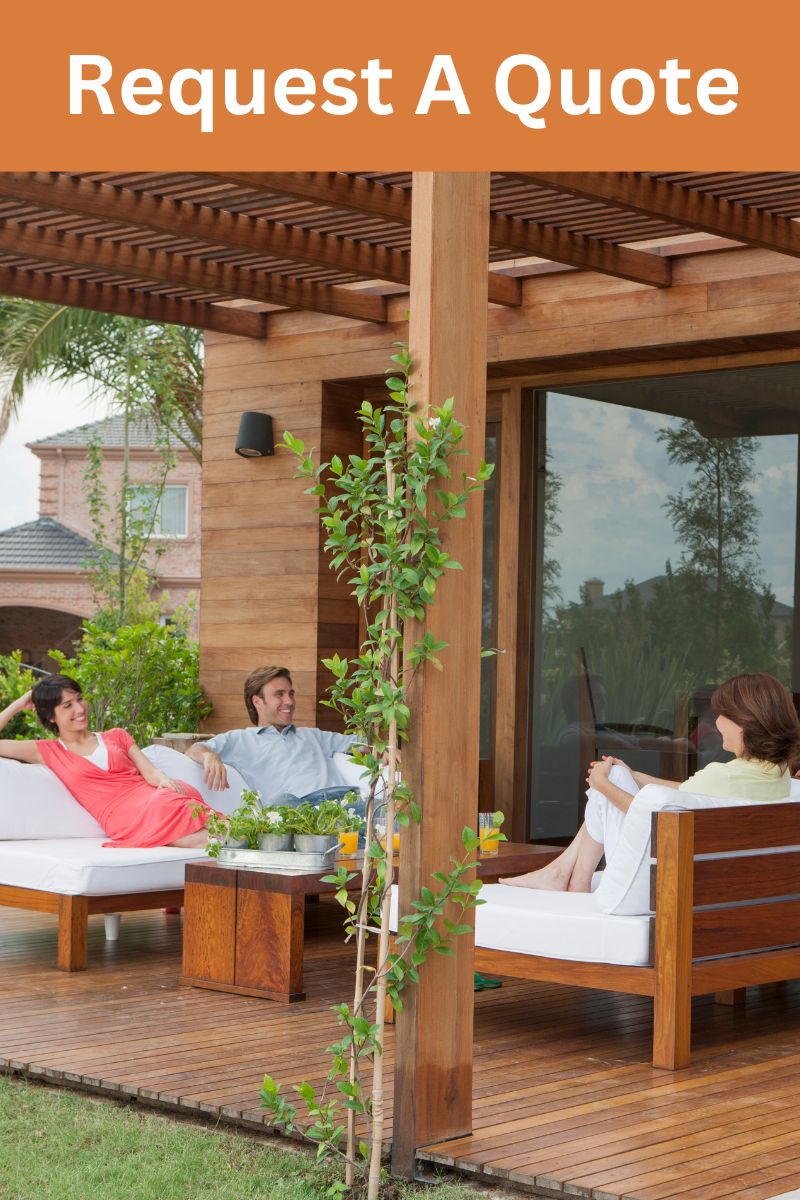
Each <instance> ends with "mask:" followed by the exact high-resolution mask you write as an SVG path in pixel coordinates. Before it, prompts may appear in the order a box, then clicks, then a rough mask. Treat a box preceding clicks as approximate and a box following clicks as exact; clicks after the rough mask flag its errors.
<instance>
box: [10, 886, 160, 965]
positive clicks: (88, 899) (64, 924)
mask: <svg viewBox="0 0 800 1200" xmlns="http://www.w3.org/2000/svg"><path fill="white" fill-rule="evenodd" d="M182 904H183V888H174V889H171V890H169V891H160V892H131V893H130V894H128V895H120V896H65V895H63V894H62V893H60V892H44V891H38V890H37V889H35V888H23V887H11V886H9V885H6V884H0V905H2V906H4V907H5V908H24V909H27V910H28V911H31V912H47V913H57V914H58V967H59V969H60V970H62V971H85V970H86V965H87V961H88V943H89V917H90V916H93V915H94V914H95V913H123V912H139V911H141V910H142V909H148V908H179V907H181V906H182Z"/></svg>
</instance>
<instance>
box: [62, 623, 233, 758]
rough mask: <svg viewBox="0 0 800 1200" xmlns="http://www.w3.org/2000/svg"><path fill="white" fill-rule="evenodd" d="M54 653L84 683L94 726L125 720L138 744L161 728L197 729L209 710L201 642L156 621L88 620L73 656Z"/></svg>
mask: <svg viewBox="0 0 800 1200" xmlns="http://www.w3.org/2000/svg"><path fill="white" fill-rule="evenodd" d="M52 657H53V658H55V659H56V661H57V662H58V664H59V668H60V670H61V671H63V672H64V674H66V675H71V676H72V677H73V678H74V679H75V680H77V682H78V683H80V685H81V687H82V688H83V690H84V694H85V695H86V698H87V700H88V701H89V705H90V711H89V725H90V727H91V728H92V729H113V728H114V727H115V726H117V725H121V726H123V727H124V728H125V729H127V730H128V732H129V733H130V735H131V737H133V739H134V740H135V741H136V742H137V743H138V744H139V745H140V746H144V745H147V743H148V742H151V741H152V740H153V738H154V737H157V736H159V735H160V734H162V733H167V732H169V733H194V731H195V730H196V729H197V726H198V723H199V722H200V721H201V720H202V719H203V717H205V716H207V715H208V714H209V713H210V712H211V705H210V704H208V702H207V701H206V699H205V697H204V695H203V691H202V689H201V687H200V680H199V676H200V662H199V649H198V646H197V643H196V642H193V641H192V640H191V639H190V638H188V637H185V636H184V635H183V634H182V633H181V632H180V631H175V630H174V629H172V628H170V627H169V626H163V625H159V624H157V623H156V622H155V621H146V622H143V623H142V624H140V625H123V626H121V627H120V628H118V629H113V630H109V629H103V628H102V627H101V626H100V625H97V624H94V623H92V622H88V623H87V624H86V626H85V628H84V634H83V638H82V640H81V641H80V643H79V644H78V646H77V648H76V651H75V657H74V658H67V657H66V655H64V654H62V653H61V652H60V651H57V650H54V651H52Z"/></svg>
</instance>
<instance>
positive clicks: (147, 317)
mask: <svg viewBox="0 0 800 1200" xmlns="http://www.w3.org/2000/svg"><path fill="white" fill-rule="evenodd" d="M0 292H2V293H3V294H4V295H7V296H24V297H25V298H26V299H27V300H43V301H45V303H47V304H66V305H69V306H70V307H71V308H90V309H93V310H96V311H97V312H109V313H119V314H120V316H124V317H138V318H139V319H140V320H142V321H162V322H164V323H165V324H167V325H193V326H195V327H196V328H197V329H209V330H213V331H214V332H215V333H230V334H235V335H236V336H237V337H249V338H264V337H266V335H267V315H266V313H254V312H246V311H244V310H243V309H241V308H226V307H224V306H223V305H221V304H206V303H204V302H201V301H197V300H181V299H180V298H176V297H173V296H153V295H151V294H150V293H149V292H145V291H136V290H135V289H133V288H127V287H118V286H112V285H111V284H100V283H88V282H87V281H86V280H84V279H66V278H64V277H63V276H61V275H58V276H54V275H47V274H46V273H45V272H43V271H30V270H19V269H17V268H14V267H7V266H3V265H0Z"/></svg>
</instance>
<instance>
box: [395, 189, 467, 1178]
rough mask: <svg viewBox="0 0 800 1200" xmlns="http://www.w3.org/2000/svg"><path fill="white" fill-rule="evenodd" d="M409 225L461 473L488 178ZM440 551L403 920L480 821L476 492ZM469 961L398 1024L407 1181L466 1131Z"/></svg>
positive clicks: (436, 394) (462, 943)
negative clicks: (438, 648) (460, 436)
mask: <svg viewBox="0 0 800 1200" xmlns="http://www.w3.org/2000/svg"><path fill="white" fill-rule="evenodd" d="M412 216H413V220H412V233H411V300H410V308H411V326H410V335H409V348H410V352H411V358H412V363H413V374H412V379H411V398H412V400H413V401H414V403H415V404H416V405H417V406H418V411H423V412H424V410H425V409H426V408H427V407H428V406H429V405H437V404H441V403H442V402H443V401H444V400H446V399H447V398H448V397H449V396H453V397H455V415H456V417H457V418H458V420H459V421H461V422H462V423H463V424H464V425H465V426H466V435H465V441H464V449H465V450H466V451H467V455H466V457H464V458H458V459H456V460H455V462H454V469H455V471H457V472H459V473H460V472H461V471H462V470H466V471H467V472H468V473H470V474H472V473H473V472H474V469H475V467H476V465H477V463H478V461H479V460H480V459H481V458H482V457H483V448H484V438H485V420H486V329H487V286H488V284H487V260H488V216H489V176H488V174H477V173H471V174H467V173H464V174H448V173H439V172H436V173H416V174H415V175H414V179H413V206H412ZM454 486H456V485H454ZM443 544H444V545H445V547H446V548H447V550H448V551H449V553H450V554H451V555H452V556H453V558H455V559H457V560H458V561H459V562H460V563H462V565H463V566H464V567H465V570H464V571H458V572H456V571H454V572H449V571H448V572H445V577H444V579H443V580H442V581H441V583H440V584H439V588H438V590H437V595H436V601H435V603H434V604H433V605H432V608H431V612H430V616H429V625H430V629H431V631H432V632H433V634H434V636H435V637H436V638H437V639H441V640H446V641H447V643H448V648H447V649H446V650H445V651H443V652H442V654H441V656H440V657H441V660H442V663H443V666H444V670H443V671H441V672H440V671H434V670H425V671H423V672H421V673H420V674H419V675H418V676H417V678H416V679H415V680H414V683H413V685H412V696H411V711H412V714H413V718H412V725H411V729H410V737H409V745H408V748H407V749H406V751H405V752H404V756H403V771H404V774H405V775H406V776H407V778H408V781H409V783H410V784H411V787H412V788H413V789H414V791H415V793H416V794H417V797H418V799H419V801H420V804H421V807H422V812H423V817H422V823H421V825H419V826H415V825H414V824H413V822H412V824H411V827H410V828H409V829H408V830H406V831H404V833H403V837H402V838H401V840H400V911H401V912H406V911H408V910H409V905H410V902H411V901H412V900H413V899H414V898H416V897H417V896H418V895H419V890H420V887H423V886H425V885H427V884H429V883H430V879H431V875H432V873H433V872H434V871H436V870H447V867H448V863H449V858H450V856H451V855H458V854H461V853H463V851H462V849H461V829H462V827H463V826H464V825H470V826H472V827H474V826H475V824H476V819H477V799H478V754H479V744H478V741H479V727H480V713H479V691H480V635H481V570H480V564H481V553H482V502H481V497H480V496H473V497H472V498H471V499H470V502H469V505H468V508H467V515H466V518H465V519H463V520H455V521H453V522H451V523H450V524H449V525H448V526H447V527H446V530H445V533H444V539H443ZM427 627H428V625H427V624H426V626H425V628H427ZM415 632H416V634H418V635H419V636H421V635H422V633H423V632H424V629H422V628H417V629H416V630H415ZM472 951H473V946H472V939H471V938H470V937H466V936H461V937H458V938H456V943H455V953H454V955H453V957H452V958H449V957H444V956H441V955H437V954H433V955H432V956H431V959H429V960H428V962H426V963H425V965H424V967H423V968H422V970H421V972H420V976H421V982H420V984H419V986H418V987H415V988H409V989H408V990H407V991H406V992H405V994H404V996H403V1000H404V1007H403V1010H402V1012H400V1013H398V1016H397V1049H396V1069H395V1104H394V1136H393V1158H392V1165H393V1170H394V1172H395V1173H396V1174H398V1175H402V1176H405V1177H406V1178H410V1177H412V1176H413V1172H414V1158H415V1153H416V1150H417V1148H418V1147H420V1146H423V1145H426V1144H428V1143H430V1142H434V1141H441V1140H442V1139H443V1138H451V1137H460V1136H463V1135H464V1134H467V1133H469V1132H470V1129H471V1124H472V1012H473V997H472V958H473V953H472Z"/></svg>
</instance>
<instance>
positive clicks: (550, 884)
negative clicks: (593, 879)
mask: <svg viewBox="0 0 800 1200" xmlns="http://www.w3.org/2000/svg"><path fill="white" fill-rule="evenodd" d="M499 882H500V883H507V884H508V886H509V887H518V888H533V889H534V890H537V891H540V892H566V891H567V888H568V887H569V876H567V875H564V874H563V872H561V871H553V870H551V868H550V867H541V868H540V869H539V870H538V871H529V872H528V873H527V875H510V876H509V875H506V876H505V878H502V879H500V880H499Z"/></svg>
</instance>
